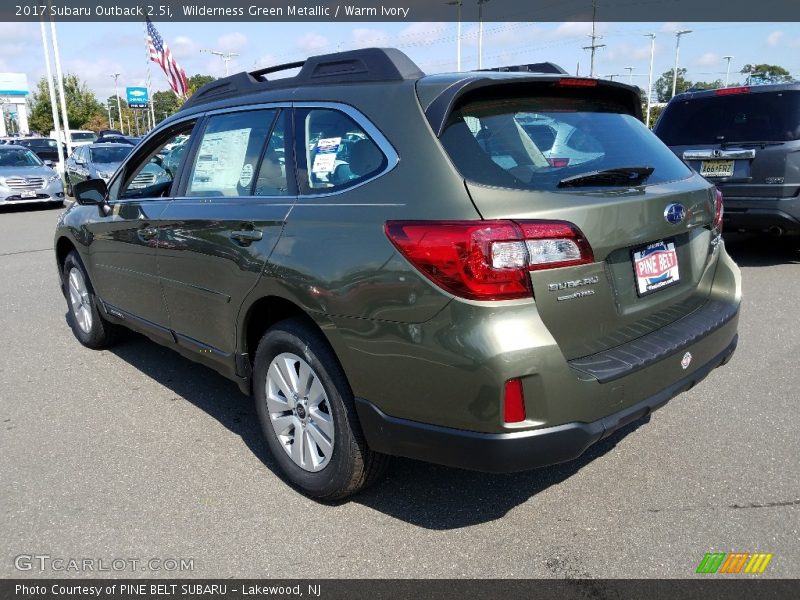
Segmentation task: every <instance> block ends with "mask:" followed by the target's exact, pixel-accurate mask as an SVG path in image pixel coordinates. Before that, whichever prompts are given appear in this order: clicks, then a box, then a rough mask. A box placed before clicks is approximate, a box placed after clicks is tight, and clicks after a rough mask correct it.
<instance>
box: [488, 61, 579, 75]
mask: <svg viewBox="0 0 800 600" xmlns="http://www.w3.org/2000/svg"><path fill="white" fill-rule="evenodd" d="M478 71H497V72H500V73H549V74H553V75H569V73H567V72H566V71H565V70H564V69H562V68H561V67H559V66H558V65H557V64H555V63H551V62H540V63H529V64H527V65H509V66H507V67H492V68H489V69H478Z"/></svg>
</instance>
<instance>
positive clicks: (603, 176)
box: [558, 167, 655, 188]
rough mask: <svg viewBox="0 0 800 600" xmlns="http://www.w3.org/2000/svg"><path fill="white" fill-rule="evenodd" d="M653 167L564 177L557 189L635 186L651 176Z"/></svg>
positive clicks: (625, 168)
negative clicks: (590, 186)
mask: <svg viewBox="0 0 800 600" xmlns="http://www.w3.org/2000/svg"><path fill="white" fill-rule="evenodd" d="M653 171H655V169H654V168H653V167H616V168H614V169H605V170H602V171H589V172H588V173H581V174H579V175H573V176H572V177H565V178H564V179H562V180H561V181H559V182H558V187H560V188H565V187H581V186H589V185H624V184H628V185H636V184H639V183H644V181H645V180H646V179H647V178H648V177H650V175H652V174H653Z"/></svg>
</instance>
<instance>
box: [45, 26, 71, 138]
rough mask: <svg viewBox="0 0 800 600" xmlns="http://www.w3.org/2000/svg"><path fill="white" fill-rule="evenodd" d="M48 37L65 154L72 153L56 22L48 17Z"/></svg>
mask: <svg viewBox="0 0 800 600" xmlns="http://www.w3.org/2000/svg"><path fill="white" fill-rule="evenodd" d="M50 37H51V38H52V40H53V59H54V60H53V62H55V65H56V83H57V84H58V88H57V89H58V96H59V100H60V101H61V122H62V123H63V124H64V137H65V138H66V141H67V154H72V135H71V134H70V132H69V117H68V116H67V96H66V95H65V94H64V74H63V73H62V72H61V53H60V52H59V51H58V35H56V22H55V21H54V20H53V17H52V16H51V17H50Z"/></svg>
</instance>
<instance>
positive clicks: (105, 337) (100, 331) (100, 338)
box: [62, 250, 119, 350]
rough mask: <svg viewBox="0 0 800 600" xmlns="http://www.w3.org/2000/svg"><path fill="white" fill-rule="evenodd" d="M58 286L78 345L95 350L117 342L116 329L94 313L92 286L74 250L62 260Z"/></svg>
mask: <svg viewBox="0 0 800 600" xmlns="http://www.w3.org/2000/svg"><path fill="white" fill-rule="evenodd" d="M62 282H63V292H64V296H65V298H66V300H67V308H68V309H69V319H68V320H69V325H70V327H71V328H72V333H73V334H75V337H76V338H78V341H79V342H80V343H81V344H83V345H84V346H86V347H87V348H93V349H95V350H98V349H101V348H107V347H109V346H110V345H112V344H113V343H114V341H116V339H117V336H118V333H119V326H118V325H114V324H112V323H109V322H108V321H106V320H105V319H104V318H103V317H102V315H101V314H100V312H99V310H98V309H97V298H96V297H95V295H94V288H93V287H92V282H91V281H90V280H89V275H88V274H87V273H86V269H85V268H84V266H83V263H82V262H81V259H80V256H78V253H77V252H76V251H75V250H73V251H72V252H70V253H69V254H68V255H67V258H66V259H65V260H64V266H63V270H62Z"/></svg>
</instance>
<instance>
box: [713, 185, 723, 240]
mask: <svg viewBox="0 0 800 600" xmlns="http://www.w3.org/2000/svg"><path fill="white" fill-rule="evenodd" d="M724 212H725V210H724V209H723V207H722V192H720V191H719V188H716V187H715V188H714V223H713V224H712V226H711V232H712V233H713V234H714V235H715V236H719V235H722V215H723V213H724Z"/></svg>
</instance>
